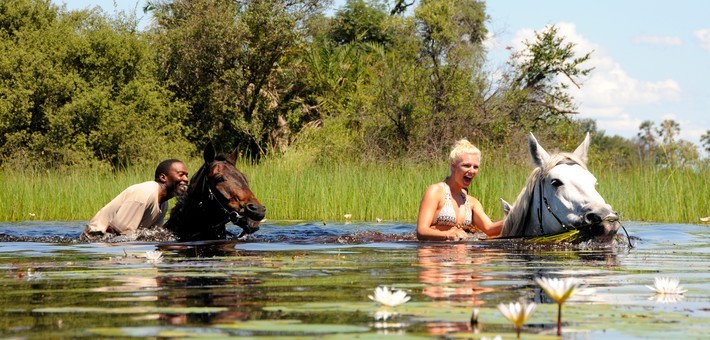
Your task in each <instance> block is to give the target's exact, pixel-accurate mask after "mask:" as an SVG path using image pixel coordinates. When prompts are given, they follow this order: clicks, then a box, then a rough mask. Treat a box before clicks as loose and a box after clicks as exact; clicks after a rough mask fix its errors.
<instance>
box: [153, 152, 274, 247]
mask: <svg viewBox="0 0 710 340" xmlns="http://www.w3.org/2000/svg"><path fill="white" fill-rule="evenodd" d="M236 156H237V150H234V152H232V153H231V154H229V155H228V156H227V157H223V156H217V155H216V152H215V149H214V147H213V146H212V143H207V146H206V147H205V150H204V154H203V158H204V161H205V163H204V164H203V165H202V167H201V168H200V169H199V170H198V171H197V173H195V175H193V176H192V178H191V179H190V186H189V188H188V189H187V193H186V194H185V195H184V196H183V197H181V198H179V200H178V203H177V204H176V205H175V207H174V208H173V209H172V210H171V211H170V219H169V220H168V221H167V222H166V223H165V228H167V229H168V230H170V231H171V232H173V233H174V234H175V236H176V237H177V238H178V239H179V240H181V241H194V240H214V239H224V238H225V237H226V236H227V234H228V233H227V230H226V224H227V223H228V222H230V221H231V222H232V223H234V224H235V225H237V226H238V227H240V228H242V230H243V232H242V235H244V234H252V233H254V232H256V231H257V230H259V223H260V221H261V220H263V219H264V217H265V214H266V208H265V207H264V206H263V205H262V204H261V203H260V202H259V200H258V199H257V198H256V196H254V194H253V193H252V191H251V189H250V188H249V183H248V182H247V178H246V176H244V174H242V173H241V172H240V171H239V170H237V168H236V167H235V161H236ZM240 236H241V235H240Z"/></svg>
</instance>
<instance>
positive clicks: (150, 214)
mask: <svg viewBox="0 0 710 340" xmlns="http://www.w3.org/2000/svg"><path fill="white" fill-rule="evenodd" d="M159 191H160V184H159V183H158V182H156V181H148V182H143V183H139V184H134V185H131V186H130V187H128V188H126V190H123V192H121V193H120V194H119V195H118V196H116V198H114V199H113V200H112V201H111V202H109V203H108V204H106V206H104V207H103V208H101V210H99V212H98V213H96V215H95V216H94V217H93V218H92V219H91V220H90V221H89V223H88V224H87V226H86V231H87V232H92V233H93V232H101V233H106V230H108V228H109V227H111V229H112V230H115V231H117V232H120V233H121V234H122V235H127V234H132V233H134V232H135V231H136V230H138V228H150V227H153V226H161V225H163V219H164V218H165V213H166V212H167V210H168V202H167V201H165V202H163V204H160V202H159V201H158V192H159Z"/></svg>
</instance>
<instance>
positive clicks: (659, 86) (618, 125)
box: [513, 22, 681, 137]
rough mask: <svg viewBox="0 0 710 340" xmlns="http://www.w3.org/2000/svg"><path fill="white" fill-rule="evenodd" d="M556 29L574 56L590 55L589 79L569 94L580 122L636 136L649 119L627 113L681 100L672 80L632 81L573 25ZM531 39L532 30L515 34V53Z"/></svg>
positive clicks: (617, 64) (585, 64) (631, 78)
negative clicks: (572, 47)
mask: <svg viewBox="0 0 710 340" xmlns="http://www.w3.org/2000/svg"><path fill="white" fill-rule="evenodd" d="M556 27H557V28H558V32H559V34H560V35H561V36H564V37H565V42H572V43H574V44H575V53H576V54H577V56H581V55H584V54H586V53H589V52H592V55H591V58H590V60H589V61H587V62H585V63H584V64H582V66H583V67H585V68H589V67H594V70H593V71H592V72H591V74H590V76H589V78H587V79H585V80H583V84H582V88H581V89H577V88H576V87H574V86H571V87H570V94H571V95H572V96H573V97H574V98H575V99H576V101H577V102H578V103H579V104H580V107H579V111H580V112H581V115H580V118H592V119H595V120H597V126H598V127H599V129H602V130H605V131H608V132H609V133H610V134H621V135H624V136H627V137H629V136H634V135H635V134H636V132H637V131H638V127H639V125H640V124H641V122H642V121H643V120H644V119H648V118H644V117H641V118H639V116H640V115H634V114H632V113H630V112H631V111H633V110H631V109H632V107H634V106H638V105H648V104H658V103H662V102H665V101H677V100H679V99H680V95H681V88H680V85H679V84H678V82H676V81H675V80H673V79H665V80H658V81H642V80H639V79H636V78H633V77H632V76H630V75H629V74H628V73H627V72H626V71H625V70H624V69H623V67H622V66H621V65H620V64H619V63H618V62H616V61H615V60H614V59H613V58H612V57H611V56H610V55H609V54H608V53H607V52H606V51H605V49H604V48H603V47H602V46H600V45H598V44H596V43H593V42H591V41H589V40H587V39H586V38H584V37H583V36H582V35H580V34H579V33H578V32H577V29H576V26H575V24H573V23H565V22H562V23H558V24H556ZM538 32H539V31H538ZM534 39H535V35H534V31H533V30H532V29H522V30H519V31H518V32H517V34H516V36H515V38H514V40H513V44H514V47H515V48H516V49H522V48H524V45H523V41H525V40H527V41H530V42H533V41H534ZM642 118H643V119H642Z"/></svg>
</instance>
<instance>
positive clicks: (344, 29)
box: [331, 0, 390, 45]
mask: <svg viewBox="0 0 710 340" xmlns="http://www.w3.org/2000/svg"><path fill="white" fill-rule="evenodd" d="M386 18H387V14H386V13H385V11H384V8H383V6H382V5H381V4H379V5H378V4H377V3H375V2H369V3H368V2H365V1H364V0H348V1H347V2H346V3H345V7H344V8H343V9H341V10H339V11H337V12H336V13H335V18H334V20H333V22H332V25H333V28H332V31H331V39H332V40H333V41H335V42H336V43H337V44H339V45H344V44H349V43H352V42H373V43H379V44H386V43H387V42H388V41H389V39H390V38H389V36H388V32H387V31H386V26H385V25H384V22H385V20H386Z"/></svg>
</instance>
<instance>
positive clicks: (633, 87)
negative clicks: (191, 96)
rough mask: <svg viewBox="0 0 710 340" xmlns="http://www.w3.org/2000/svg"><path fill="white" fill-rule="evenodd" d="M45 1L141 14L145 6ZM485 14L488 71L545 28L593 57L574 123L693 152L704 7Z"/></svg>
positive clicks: (700, 104) (701, 93) (522, 8)
mask: <svg viewBox="0 0 710 340" xmlns="http://www.w3.org/2000/svg"><path fill="white" fill-rule="evenodd" d="M53 2H54V3H56V4H60V5H61V4H66V5H67V8H68V9H83V8H87V7H93V6H100V7H102V8H103V9H104V10H105V11H106V12H108V13H109V14H113V13H115V11H116V9H118V10H132V9H134V8H137V9H138V14H139V15H142V11H141V8H142V5H143V4H144V3H145V0H116V1H113V0H94V1H91V0H90V1H86V0H53ZM343 2H344V1H343V0H336V4H342V3H343ZM486 8H487V12H488V14H489V16H490V19H491V20H490V21H489V22H488V27H489V30H490V35H489V40H488V41H487V46H488V47H489V51H490V54H489V56H490V61H489V67H490V68H491V69H492V70H495V69H496V68H498V67H501V66H502V65H503V64H504V63H505V61H506V60H507V58H508V56H509V54H510V53H511V52H512V51H515V50H519V49H520V48H521V47H522V46H523V44H522V42H523V41H524V40H528V41H532V40H533V38H534V32H535V31H537V32H540V31H542V30H544V29H545V27H546V26H547V25H551V24H554V25H556V26H557V27H558V28H559V31H560V33H561V34H562V35H564V36H565V39H566V40H567V41H569V42H574V43H575V44H576V45H577V51H578V53H579V54H583V53H586V52H590V51H593V53H592V58H591V60H590V61H589V62H588V64H587V66H590V67H595V70H594V71H592V73H591V75H590V76H589V77H588V78H587V79H586V80H585V81H584V83H583V85H582V88H581V89H580V90H575V91H573V92H572V94H573V96H574V97H575V98H576V100H577V104H578V105H579V112H580V114H579V117H580V118H592V119H594V120H596V121H597V126H598V128H599V129H601V130H604V131H605V132H606V134H607V135H620V136H622V137H625V138H632V137H634V136H636V133H637V132H638V131H639V129H638V127H639V125H640V124H641V122H642V121H644V120H651V121H653V122H654V123H655V124H656V125H660V123H661V122H662V121H663V120H664V119H673V120H675V121H676V122H678V123H679V124H680V127H681V136H680V137H681V138H683V139H686V140H688V141H691V142H693V143H695V144H697V145H700V136H701V135H702V134H703V133H704V132H706V131H707V130H708V129H710V118H709V117H710V86H708V85H707V83H708V80H709V79H710V16H709V13H710V1H690V0H678V1H673V2H671V1H667V0H665V1H658V0H647V1H641V0H622V1H619V0H613V1H612V0H595V1H570V0H537V1H513V0H499V1H488V2H487V4H486ZM145 21H147V19H146V20H144V22H145ZM511 47H512V49H509V48H511Z"/></svg>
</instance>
